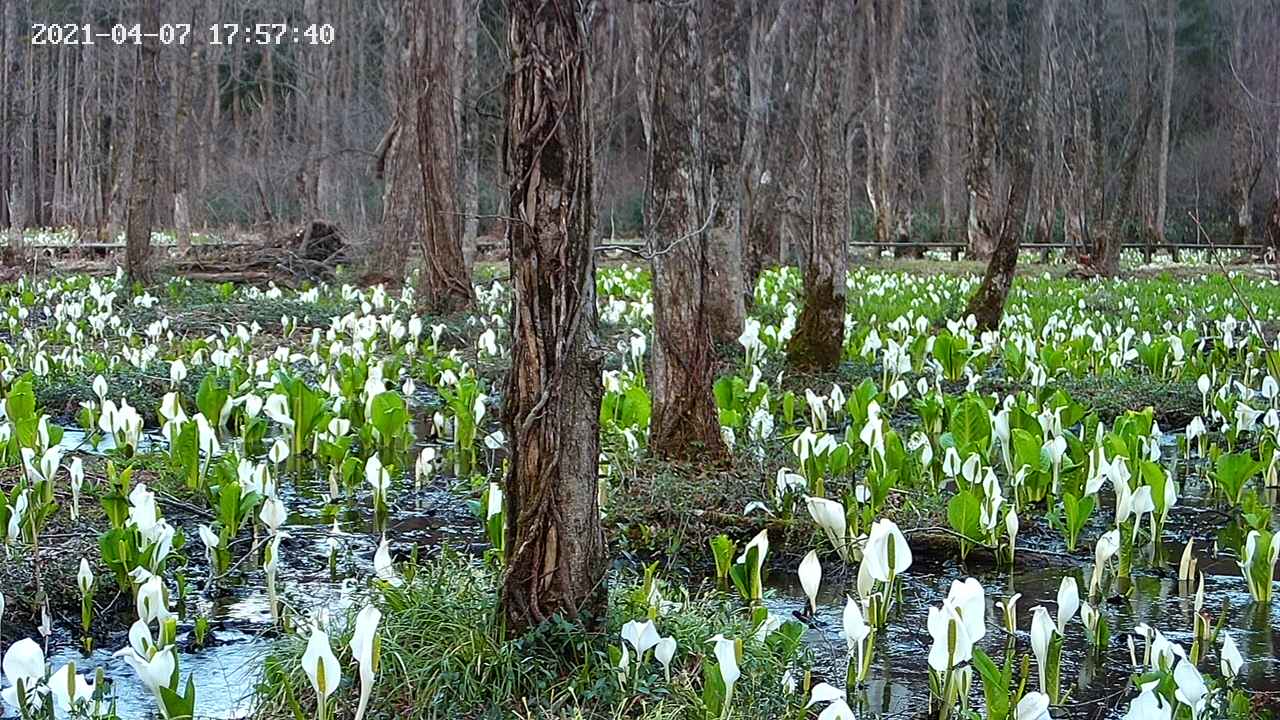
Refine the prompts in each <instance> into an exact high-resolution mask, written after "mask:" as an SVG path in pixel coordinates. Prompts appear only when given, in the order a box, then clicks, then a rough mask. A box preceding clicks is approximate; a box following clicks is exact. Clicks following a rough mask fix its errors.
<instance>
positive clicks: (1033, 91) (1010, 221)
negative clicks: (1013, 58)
mask: <svg viewBox="0 0 1280 720" xmlns="http://www.w3.org/2000/svg"><path fill="white" fill-rule="evenodd" d="M1054 2H1055V0H1039V2H1038V3H1037V4H1038V6H1039V7H1038V20H1039V22H1038V23H1037V24H1036V27H1035V28H1034V30H1033V29H1032V28H1027V29H1026V30H1025V32H1026V33H1027V39H1028V41H1027V42H1024V43H1021V45H1022V46H1023V47H1024V48H1028V49H1027V50H1025V51H1024V52H1025V54H1024V55H1023V56H1022V57H1021V58H1019V62H1018V65H1019V67H1020V69H1021V75H1020V78H1018V79H1016V80H1015V81H1014V82H1015V85H1014V88H1013V89H1012V91H1011V93H1010V96H1009V97H1008V101H1007V102H1006V103H1005V107H1006V112H1005V116H1004V118H1003V119H1002V123H1001V124H1002V128H1001V130H1002V131H1001V132H1000V133H999V134H1000V136H1001V137H1003V138H1004V139H1005V153H1006V155H1007V156H1008V157H1009V159H1010V166H1011V167H1010V178H1009V193H1008V196H1007V197H1006V199H1005V201H1004V206H1003V207H1002V208H1001V212H1000V214H999V216H998V217H997V218H993V223H992V225H991V226H990V227H989V228H987V232H988V233H989V236H990V237H991V238H992V239H993V240H994V247H993V251H992V253H991V259H990V260H989V262H988V263H987V269H986V272H985V273H984V274H983V277H982V282H981V284H979V286H978V289H977V290H976V291H975V292H974V294H973V296H972V297H970V298H969V303H968V306H967V307H966V308H965V315H966V316H968V315H973V316H974V319H975V320H976V321H977V325H978V327H979V328H981V329H983V330H993V329H996V328H998V327H999V326H1000V320H1001V318H1002V317H1003V316H1004V305H1005V301H1006V300H1007V299H1008V297H1009V290H1010V289H1011V288H1012V287H1013V280H1014V271H1015V270H1016V269H1017V266H1018V252H1019V250H1020V249H1021V246H1022V235H1023V227H1024V223H1025V220H1026V213H1027V203H1028V200H1029V197H1030V194H1031V188H1032V185H1033V183H1032V180H1033V176H1034V174H1035V171H1034V165H1035V157H1034V155H1035V153H1034V152H1033V147H1034V145H1035V143H1036V135H1038V134H1039V133H1038V132H1036V133H1033V131H1032V128H1031V126H1030V119H1031V118H1034V117H1036V115H1037V114H1038V113H1041V112H1043V110H1044V105H1045V103H1044V95H1043V93H1042V90H1043V89H1044V88H1042V87H1041V83H1042V82H1044V81H1045V78H1046V73H1045V72H1044V69H1045V65H1046V64H1047V63H1049V62H1050V61H1051V60H1050V56H1049V52H1048V44H1049V42H1050V35H1051V30H1052V25H1053V10H1054V8H1053V3H1054ZM1033 33H1034V34H1033ZM1032 39H1034V42H1031V40H1032ZM977 52H989V50H988V51H983V50H978V49H977V48H976V47H975V53H977ZM1032 53H1034V55H1032ZM1032 58H1034V60H1033V59H1032ZM975 65H976V66H977V67H979V68H982V71H981V72H980V74H979V77H978V80H977V81H976V82H975V88H976V89H977V93H975V98H974V100H973V102H974V103H975V104H977V103H979V102H981V103H982V104H983V105H984V106H985V100H984V99H981V100H980V99H979V98H978V97H977V95H979V94H980V95H981V96H982V97H983V98H985V97H990V96H994V95H997V94H999V84H998V83H999V82H1000V81H1001V80H1002V78H999V77H995V76H996V75H998V74H1002V73H999V71H998V70H996V67H997V66H996V64H995V63H994V62H990V59H989V58H988V59H986V60H984V61H981V62H978V63H975ZM982 117H983V118H984V120H983V124H984V125H985V126H986V127H987V129H986V130H985V131H984V135H987V136H990V137H993V138H994V137H995V136H996V133H997V131H996V125H995V122H996V121H995V119H994V116H993V115H992V114H991V113H990V112H984V113H982Z"/></svg>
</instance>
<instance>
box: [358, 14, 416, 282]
mask: <svg viewBox="0 0 1280 720" xmlns="http://www.w3.org/2000/svg"><path fill="white" fill-rule="evenodd" d="M414 2H416V0H402V2H401V3H400V4H399V6H398V7H396V6H393V7H391V8H389V9H388V10H387V12H386V15H385V16H384V23H385V28H386V34H387V37H403V34H404V33H407V32H410V31H411V29H412V28H413V22H412V20H408V21H406V18H412V17H413V10H414ZM412 58H413V45H412V43H388V44H387V46H386V47H385V48H384V52H383V68H384V70H383V80H384V86H385V92H386V94H387V98H388V101H389V103H388V104H389V105H390V106H391V127H389V128H388V129H387V132H386V134H385V135H384V136H383V138H382V141H381V142H380V143H379V144H378V149H377V151H376V153H375V155H376V158H375V160H374V174H375V175H378V176H380V177H382V179H383V185H382V232H380V233H379V234H378V236H377V240H376V241H375V243H374V246H373V248H372V251H371V253H370V255H369V259H368V262H367V270H368V271H369V272H370V273H372V274H376V275H380V276H383V277H388V278H394V279H397V280H398V279H400V278H401V277H402V276H403V275H404V273H405V270H406V265H407V264H408V262H407V259H408V258H409V257H411V253H412V252H413V249H414V248H415V247H416V246H417V244H418V242H419V238H420V237H421V235H422V224H423V218H422V203H423V198H422V173H421V171H419V170H418V122H417V103H416V102H415V97H416V95H417V90H416V88H417V85H416V84H415V82H414V74H413V61H412Z"/></svg>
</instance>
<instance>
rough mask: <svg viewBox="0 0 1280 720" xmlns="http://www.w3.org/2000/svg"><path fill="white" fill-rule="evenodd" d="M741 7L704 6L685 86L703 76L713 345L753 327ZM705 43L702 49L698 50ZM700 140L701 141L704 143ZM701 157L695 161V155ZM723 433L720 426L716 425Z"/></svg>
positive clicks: (705, 0)
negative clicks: (748, 295) (744, 194)
mask: <svg viewBox="0 0 1280 720" xmlns="http://www.w3.org/2000/svg"><path fill="white" fill-rule="evenodd" d="M737 4H738V3H731V2H723V0H702V3H701V5H702V7H701V11H700V12H695V16H694V17H693V18H691V19H690V22H691V23H694V22H696V23H697V24H698V25H700V27H699V30H698V31H697V32H696V33H695V34H694V35H693V36H691V37H690V38H689V44H690V47H691V48H692V49H693V50H694V51H695V52H699V54H700V55H701V58H700V61H699V62H697V63H694V64H693V65H692V66H691V67H689V68H688V74H687V75H686V76H685V77H683V78H681V79H680V80H678V82H684V83H686V84H688V83H689V82H690V79H691V78H695V77H698V73H699V72H700V71H701V72H702V77H701V78H700V80H701V87H700V88H699V90H698V91H699V92H700V93H702V97H701V98H698V99H697V100H696V102H697V103H698V105H699V107H700V110H699V112H698V116H697V120H698V121H699V123H700V127H699V128H698V130H699V132H698V134H697V135H696V136H694V137H693V138H691V139H692V140H694V147H695V148H698V146H699V145H701V148H698V149H700V150H701V152H700V153H699V154H701V155H702V156H703V157H704V162H705V163H706V176H705V185H704V189H703V190H702V192H701V194H702V201H701V203H700V204H701V206H702V210H703V213H704V214H703V217H704V218H710V220H711V223H710V225H709V226H708V228H707V237H706V246H705V255H706V265H705V269H704V273H703V274H704V275H705V276H706V286H707V287H710V288H714V291H713V292H705V293H704V294H703V297H702V301H703V305H704V312H705V313H706V316H707V327H708V329H709V330H710V332H711V338H712V339H713V340H714V341H715V342H717V343H721V344H724V345H733V344H736V343H737V341H738V337H739V336H740V335H741V334H742V328H743V324H744V323H745V321H746V314H747V309H746V304H745V301H744V298H743V285H744V284H745V280H744V277H743V273H744V271H743V261H744V257H743V252H742V243H743V239H742V226H741V223H740V220H741V215H740V213H739V206H738V203H739V198H738V193H737V192H736V191H737V187H738V183H737V182H736V178H737V175H738V172H739V167H740V165H741V152H742V133H741V132H740V130H739V127H740V123H739V116H740V115H741V113H742V111H741V106H742V102H743V100H744V98H740V97H739V95H740V90H741V86H742V78H741V70H740V67H741V64H742V62H743V60H744V59H745V55H746V53H745V49H744V48H743V47H741V42H742V37H741V34H740V31H739V29H738V17H737V14H736V11H735V8H736V6H737ZM699 44H701V48H699ZM699 141H700V142H699ZM695 157H696V156H695ZM716 425H717V427H716V432H717V434H719V423H718V422H717V423H716Z"/></svg>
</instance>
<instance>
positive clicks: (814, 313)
mask: <svg viewBox="0 0 1280 720" xmlns="http://www.w3.org/2000/svg"><path fill="white" fill-rule="evenodd" d="M813 4H814V5H815V6H816V7H815V8H814V12H815V13H816V14H817V16H818V19H817V21H816V28H815V31H816V33H817V35H818V38H817V42H816V47H815V48H814V51H815V53H816V56H815V58H814V60H813V64H814V70H813V72H812V73H811V74H810V79H809V82H810V86H809V88H808V92H807V94H808V96H809V97H808V100H809V102H808V103H807V105H808V107H809V108H811V110H810V111H809V112H808V113H806V114H807V115H808V117H807V119H806V120H807V128H806V129H805V134H806V135H807V137H806V138H805V143H804V146H805V149H806V153H807V155H808V157H807V160H808V163H807V164H808V167H809V172H810V178H811V183H810V186H809V187H810V190H809V197H808V207H807V208H806V210H807V217H808V220H809V224H808V227H806V228H805V229H804V231H803V233H802V242H803V243H804V245H805V252H804V308H803V309H801V311H800V317H799V318H798V319H797V321H796V329H795V334H793V335H792V336H791V342H790V343H789V344H788V346H787V358H788V360H789V361H790V362H791V364H793V365H795V366H797V367H802V368H810V369H829V368H834V367H835V366H837V365H839V364H840V357H841V354H842V351H843V349H844V311H845V279H846V277H847V275H848V270H849V261H848V247H847V244H848V241H849V223H848V220H847V210H848V196H847V195H848V192H847V191H848V174H847V168H846V164H845V151H846V149H847V148H846V137H845V129H844V121H843V117H844V115H843V109H842V105H843V95H844V93H843V91H842V87H843V86H844V82H843V80H842V77H843V70H844V66H845V62H844V58H845V53H846V52H847V46H848V44H849V43H848V36H847V33H846V30H845V29H846V28H847V27H848V26H849V24H850V23H852V22H853V18H851V17H847V16H846V15H845V14H844V13H840V12H838V10H839V9H846V8H847V7H848V6H847V5H846V4H845V3H842V2H837V1H836V0H814V2H813Z"/></svg>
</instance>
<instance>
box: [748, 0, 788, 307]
mask: <svg viewBox="0 0 1280 720" xmlns="http://www.w3.org/2000/svg"><path fill="white" fill-rule="evenodd" d="M782 20H783V15H782V13H781V12H779V10H778V3H777V0H753V1H752V3H751V19H750V30H749V34H748V36H747V57H746V64H747V116H746V119H745V123H744V125H743V137H742V191H741V192H742V195H741V197H742V201H741V205H740V207H741V211H742V212H741V216H740V217H741V222H742V242H743V257H744V268H743V275H744V278H743V287H742V290H743V301H744V304H745V305H750V304H751V302H752V299H753V298H752V295H753V293H754V291H755V286H756V279H757V278H759V277H760V272H761V271H762V270H764V268H765V267H766V266H768V265H776V264H778V263H780V262H781V261H782V257H781V250H782V248H781V245H780V243H779V242H778V240H779V235H780V232H781V229H780V227H779V225H778V214H779V211H778V208H777V207H776V202H777V188H778V183H777V182H774V181H773V178H772V177H771V176H770V174H769V172H768V167H769V157H770V148H771V147H772V143H771V142H770V141H769V132H768V130H769V120H770V114H771V113H770V108H771V107H772V106H773V102H774V97H773V94H774V93H773V78H774V46H775V44H776V43H777V40H778V35H779V32H780V30H781V27H782Z"/></svg>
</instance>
